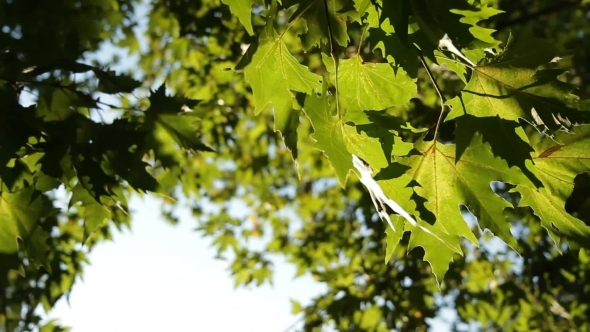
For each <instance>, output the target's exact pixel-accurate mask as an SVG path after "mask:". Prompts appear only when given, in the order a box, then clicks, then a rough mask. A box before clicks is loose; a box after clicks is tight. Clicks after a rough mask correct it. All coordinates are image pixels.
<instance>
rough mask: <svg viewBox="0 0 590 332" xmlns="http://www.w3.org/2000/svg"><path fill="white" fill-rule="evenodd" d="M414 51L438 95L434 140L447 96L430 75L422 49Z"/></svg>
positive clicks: (443, 112) (436, 136)
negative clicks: (438, 109)
mask: <svg viewBox="0 0 590 332" xmlns="http://www.w3.org/2000/svg"><path fill="white" fill-rule="evenodd" d="M416 51H417V52H418V56H419V57H420V62H421V63H422V66H423V67H424V69H426V73H427V74H428V77H429V78H430V81H431V82H432V85H433V86H434V89H435V90H436V93H438V96H439V98H440V115H439V116H438V121H437V122H436V127H435V128H434V141H435V142H436V139H437V138H438V130H439V128H440V124H441V122H442V119H443V115H444V114H445V103H446V102H447V98H445V96H444V95H443V93H442V91H441V90H440V87H439V86H438V83H436V80H435V79H434V76H433V75H432V72H431V71H430V68H429V67H428V64H427V63H426V60H425V59H424V56H423V55H422V51H420V50H419V49H418V48H416Z"/></svg>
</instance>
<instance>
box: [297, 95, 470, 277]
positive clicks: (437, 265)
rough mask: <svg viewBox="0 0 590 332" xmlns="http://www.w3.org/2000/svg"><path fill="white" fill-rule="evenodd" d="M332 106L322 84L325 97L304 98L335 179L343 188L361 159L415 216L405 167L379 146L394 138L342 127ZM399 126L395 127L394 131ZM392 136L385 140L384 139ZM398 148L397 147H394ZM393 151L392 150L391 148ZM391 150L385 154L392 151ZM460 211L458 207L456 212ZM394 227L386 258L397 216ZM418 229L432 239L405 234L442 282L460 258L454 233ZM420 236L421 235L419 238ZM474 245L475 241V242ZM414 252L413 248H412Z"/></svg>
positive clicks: (393, 241)
mask: <svg viewBox="0 0 590 332" xmlns="http://www.w3.org/2000/svg"><path fill="white" fill-rule="evenodd" d="M333 108H334V106H333V105H330V103H329V100H328V96H327V92H326V83H324V93H323V94H322V95H319V96H318V95H312V96H309V97H307V98H306V101H305V106H304V110H305V113H306V115H307V116H308V117H309V119H310V121H311V122H312V124H313V127H314V133H313V135H312V137H313V138H314V139H315V140H316V145H315V146H316V148H318V149H320V150H322V151H323V152H324V154H325V155H326V156H327V157H328V159H329V160H330V163H331V165H332V167H333V168H334V170H335V171H336V176H337V178H338V180H339V182H340V184H341V185H343V186H344V184H345V182H346V179H347V175H348V172H349V170H350V169H351V168H352V159H351V153H352V154H355V155H358V156H360V157H361V158H362V159H364V160H365V161H366V162H367V163H369V164H370V165H371V167H372V168H373V169H375V170H380V171H379V173H378V174H376V175H375V177H374V179H375V180H376V181H377V183H378V184H379V186H380V187H381V188H382V189H383V193H384V194H385V195H386V196H387V197H390V198H392V199H394V200H395V201H396V202H397V203H398V204H399V205H400V206H401V207H402V208H403V209H404V210H406V211H408V212H410V213H411V214H413V215H414V216H417V213H416V204H415V201H416V200H415V199H412V196H413V195H414V191H413V190H412V188H411V187H410V186H409V184H410V181H411V180H412V179H411V178H410V177H409V176H408V175H406V174H404V173H405V172H406V170H407V167H406V166H404V165H401V164H399V163H395V162H392V156H391V153H389V154H388V153H384V149H383V146H382V143H381V142H393V141H394V137H397V136H395V135H394V134H393V133H391V132H389V131H388V130H386V129H384V128H382V127H378V126H377V125H375V124H372V123H365V124H363V125H359V126H350V125H346V124H343V123H342V121H341V120H339V119H338V117H336V116H332V109H333ZM397 128H398V126H396V129H397ZM388 135H389V136H391V137H390V138H387V136H388ZM396 145H397V144H396ZM394 148H395V146H394ZM391 150H392V149H391V147H390V148H389V150H388V151H391ZM458 210H459V208H458V207H457V211H458ZM391 221H392V223H393V224H394V226H395V231H393V230H391V231H388V233H387V254H386V257H390V256H391V253H392V252H393V250H394V249H395V247H396V246H397V243H398V242H399V238H401V236H402V235H403V232H404V227H402V225H404V219H403V218H402V217H400V216H398V215H394V216H392V217H391ZM417 221H418V223H419V224H420V226H421V227H425V228H427V229H428V230H429V231H430V232H431V233H434V234H436V236H433V235H432V234H429V233H427V232H425V231H424V230H422V229H420V228H419V227H413V226H411V225H408V224H407V223H406V228H405V230H406V231H408V230H409V231H412V234H413V235H412V236H413V237H414V236H418V237H419V239H420V240H419V242H417V243H418V244H416V245H414V247H415V246H418V245H419V246H422V247H424V248H425V249H426V251H427V256H425V259H427V260H429V262H430V264H431V265H432V266H433V271H434V273H435V274H436V276H437V278H438V280H439V281H440V280H442V276H443V275H444V272H445V271H446V269H447V268H448V262H449V261H450V260H452V257H453V254H454V253H458V254H462V251H461V248H460V247H459V245H458V244H459V240H458V238H457V235H455V234H454V233H448V232H447V231H446V230H445V229H443V228H442V227H441V224H440V223H436V224H434V225H432V226H431V225H429V224H427V223H424V222H423V221H421V220H419V219H417ZM422 234H423V235H422ZM474 241H477V240H475V239H474ZM412 248H413V247H412ZM439 253H443V254H442V257H445V259H446V257H449V258H448V259H447V260H444V259H443V260H441V259H435V258H431V257H434V256H437V257H438V255H439Z"/></svg>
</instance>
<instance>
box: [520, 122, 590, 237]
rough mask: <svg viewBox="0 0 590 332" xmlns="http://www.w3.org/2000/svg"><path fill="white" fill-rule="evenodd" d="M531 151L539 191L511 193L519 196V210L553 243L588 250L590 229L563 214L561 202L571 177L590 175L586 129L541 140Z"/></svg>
mask: <svg viewBox="0 0 590 332" xmlns="http://www.w3.org/2000/svg"><path fill="white" fill-rule="evenodd" d="M556 141H557V142H556ZM533 148H534V150H535V151H534V153H533V162H534V164H535V166H534V169H533V171H534V172H535V175H536V176H537V177H538V178H539V179H540V180H541V182H542V183H543V188H538V189H537V188H535V187H532V186H527V185H525V184H521V185H518V186H517V187H516V188H514V189H512V191H513V192H520V193H521V194H522V199H521V200H520V202H519V206H530V207H531V208H532V209H533V211H534V213H535V214H536V215H537V216H538V217H539V218H540V219H541V225H543V227H545V228H546V229H547V230H548V231H549V234H550V235H551V236H552V238H553V239H554V240H555V242H556V243H560V237H561V236H564V237H567V238H571V239H573V240H576V241H578V242H579V243H580V244H582V245H585V246H588V245H587V239H588V238H590V227H588V226H587V225H586V224H584V223H583V222H582V221H581V220H578V219H577V218H574V217H573V216H572V215H570V214H569V213H568V212H567V211H566V210H565V201H566V200H567V199H568V197H569V196H570V195H571V193H572V190H573V188H574V179H575V177H576V176H577V175H578V174H580V173H583V172H588V171H590V125H583V126H578V127H575V129H574V133H572V134H569V133H564V132H559V133H557V135H556V137H555V140H553V139H551V138H548V137H545V138H543V139H541V140H540V141H539V142H538V143H537V144H535V145H534V146H533Z"/></svg>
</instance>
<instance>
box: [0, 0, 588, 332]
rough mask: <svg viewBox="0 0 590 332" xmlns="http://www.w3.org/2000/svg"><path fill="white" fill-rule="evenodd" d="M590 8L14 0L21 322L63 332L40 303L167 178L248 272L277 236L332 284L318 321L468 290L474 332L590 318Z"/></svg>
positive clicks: (5, 115)
mask: <svg viewBox="0 0 590 332" xmlns="http://www.w3.org/2000/svg"><path fill="white" fill-rule="evenodd" d="M138 13H141V14H138ZM589 17H590V3H589V2H588V1H585V0H581V1H574V0H569V1H567V0H560V1H555V0H553V1H549V0H522V1H512V0H487V1H486V0H412V1H410V0H393V1H381V0H302V1H296V0H281V1H279V0H239V1H237V0H222V1H218V0H192V1H182V0H167V1H161V0H151V1H148V2H143V3H142V2H139V1H135V0H94V1H78V2H63V1H56V0H49V1H43V2H34V1H12V0H6V1H0V22H1V26H2V33H1V34H0V48H1V50H2V52H1V53H0V100H1V105H2V107H0V262H1V263H0V326H1V327H0V330H4V331H25V330H29V329H31V328H34V327H36V326H38V327H40V328H41V330H42V331H62V330H64V329H65V328H64V327H62V326H59V324H58V323H57V322H53V321H52V322H49V323H46V324H45V323H44V324H41V321H40V317H39V316H38V311H37V308H39V307H40V306H42V307H44V308H45V310H49V309H51V308H52V306H53V305H54V304H55V303H56V302H57V301H58V300H59V299H60V298H62V297H64V296H66V295H67V294H68V293H69V292H70V291H71V290H72V287H73V285H74V284H75V282H76V281H77V280H79V278H80V276H81V275H82V274H83V267H84V265H85V264H87V263H88V259H87V253H88V251H89V250H91V249H92V248H93V246H94V245H96V243H98V242H101V241H106V240H109V239H110V238H111V234H112V232H113V231H114V230H115V229H116V228H121V227H130V226H131V224H130V220H131V219H130V218H131V216H130V212H129V209H128V203H127V202H128V200H129V198H130V197H131V196H132V195H144V194H148V195H157V196H158V197H161V198H162V204H163V206H162V211H163V215H164V216H166V217H167V218H168V219H169V220H170V221H171V222H175V215H174V206H175V205H176V204H178V203H177V202H178V201H180V198H182V199H183V201H186V202H188V204H189V205H190V206H191V207H192V209H193V211H194V216H195V220H197V222H198V224H199V228H198V231H199V232H200V233H201V234H202V235H203V237H204V240H207V241H211V243H212V245H213V246H215V247H216V249H217V251H218V254H219V255H221V256H224V257H227V258H228V259H229V260H230V261H231V264H230V266H229V268H230V271H231V275H232V276H233V277H234V278H235V283H236V285H237V286H240V285H248V284H252V283H254V284H256V285H260V284H262V283H266V282H272V273H273V266H272V263H271V259H270V258H271V257H273V256H277V255H278V256H283V257H285V258H286V259H287V261H289V262H290V263H291V264H293V265H295V266H296V267H297V270H298V271H299V272H298V274H299V275H302V274H304V273H305V272H311V273H312V274H313V276H314V278H315V279H316V280H317V281H318V282H321V283H324V284H326V285H327V286H328V287H327V289H328V290H327V292H326V294H322V296H319V297H317V298H315V299H314V300H313V301H312V302H311V303H310V304H307V305H302V304H299V303H296V302H294V303H293V312H295V313H298V312H302V313H303V315H304V318H305V319H304V327H303V330H305V331H320V330H323V329H326V328H327V327H329V326H331V327H333V328H336V329H337V330H350V331H389V330H391V329H400V330H426V329H427V326H428V319H429V318H432V317H435V316H436V315H438V314H439V313H440V311H441V310H442V309H445V308H451V309H453V310H455V311H456V312H457V314H458V315H457V319H456V321H454V322H452V323H453V324H454V327H455V328H456V329H458V330H465V329H467V327H466V326H468V324H471V325H472V326H476V327H478V328H480V329H485V330H538V331H557V330H563V331H565V330H574V329H575V330H588V324H587V321H588V319H589V317H590V301H589V300H588V299H590V286H589V285H590V280H589V278H590V251H589V250H590V245H589V243H590V241H589V240H590V226H589V225H590V102H588V99H587V98H588V96H590V88H589V87H588V82H590V69H589V68H590V67H589V65H590V62H589V61H590V60H589V59H590V42H589V40H590V39H589V38H588V34H590V24H588V23H589V22H588V20H589ZM105 45H111V47H113V46H114V49H116V52H114V53H113V54H114V56H113V58H112V59H107V60H105V59H102V60H100V61H99V60H97V59H96V58H95V57H93V55H94V54H96V52H97V50H99V48H100V47H104V46H105ZM125 59H132V60H131V61H137V64H136V65H134V66H132V67H131V68H129V69H126V70H124V71H121V70H119V71H115V70H113V69H112V68H113V67H116V66H117V65H119V64H121V62H122V61H124V60H125ZM352 155H355V156H358V157H360V158H361V159H362V160H364V161H365V162H366V163H367V165H368V167H370V168H371V169H372V170H373V174H372V176H373V177H374V180H375V181H376V183H377V184H378V186H379V188H380V189H381V190H382V191H383V194H384V195H385V196H387V198H388V199H391V200H393V201H395V202H396V203H397V204H399V205H400V206H401V208H403V210H405V211H407V212H408V213H409V214H410V215H411V216H413V218H414V219H415V220H416V222H417V224H416V225H413V224H412V223H410V222H408V221H407V218H404V217H402V216H400V215H398V214H395V213H391V214H390V212H391V211H387V210H386V207H385V206H384V205H383V204H380V201H378V200H375V197H374V195H373V193H372V192H370V191H369V190H368V188H367V187H365V185H366V182H365V183H364V184H363V183H361V182H360V181H359V176H361V174H360V173H359V171H358V169H357V168H355V167H354V165H353V158H352ZM235 201H240V202H242V203H244V204H245V205H246V206H247V207H248V209H249V211H250V214H249V216H248V217H247V218H235V217H234V216H232V214H231V213H230V211H229V210H230V209H231V206H232V204H233V203H232V202H235ZM209 205H215V206H217V207H218V208H219V209H216V210H215V212H211V210H210V209H206V208H205V207H206V206H209ZM384 215H385V216H389V218H390V219H391V221H392V225H393V227H390V226H389V225H388V224H387V223H385V222H383V220H382V219H386V218H387V217H383V216H384ZM380 216H381V217H382V218H380ZM486 230H487V231H486ZM253 238H257V239H259V241H262V242H263V244H264V245H263V246H262V249H260V246H259V245H257V246H253V245H252V241H251V239H253ZM498 240H501V241H498ZM41 325H42V326H41Z"/></svg>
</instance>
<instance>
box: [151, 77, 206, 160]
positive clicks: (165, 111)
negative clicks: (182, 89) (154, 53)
mask: <svg viewBox="0 0 590 332" xmlns="http://www.w3.org/2000/svg"><path fill="white" fill-rule="evenodd" d="M197 103H198V101H197V100H191V99H187V98H181V97H178V96H174V97H172V96H166V87H165V86H164V85H162V86H160V87H159V88H158V89H157V90H156V91H154V92H153V93H152V95H151V96H150V107H149V108H148V109H147V110H146V111H145V117H146V121H145V126H146V127H147V128H148V129H150V130H149V131H152V132H154V133H153V135H154V136H159V135H166V136H169V137H170V138H172V139H173V140H174V142H176V143H177V144H178V145H179V146H180V147H181V148H183V149H187V150H196V151H213V149H211V148H210V147H208V146H207V145H205V144H204V143H203V142H202V141H201V139H200V137H199V136H198V135H197V132H196V129H195V127H194V126H193V123H195V122H196V121H197V120H198V117H197V116H195V115H193V114H192V112H191V109H192V108H193V107H194V106H196V105H197ZM158 132H159V133H158ZM156 140H159V139H158V138H157V137H156Z"/></svg>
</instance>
